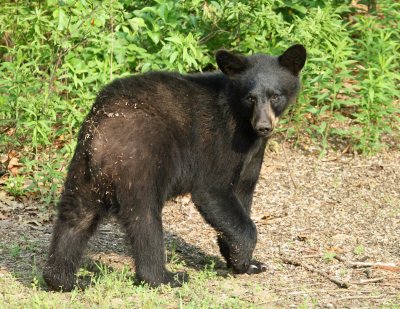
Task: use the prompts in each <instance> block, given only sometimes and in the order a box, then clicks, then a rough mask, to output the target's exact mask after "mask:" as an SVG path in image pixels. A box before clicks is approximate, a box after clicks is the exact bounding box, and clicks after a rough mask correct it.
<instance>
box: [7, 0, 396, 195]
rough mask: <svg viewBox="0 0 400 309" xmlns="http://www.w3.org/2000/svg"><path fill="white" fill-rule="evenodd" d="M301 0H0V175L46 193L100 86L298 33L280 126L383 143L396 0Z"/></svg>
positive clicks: (370, 148) (56, 181) (336, 145)
mask: <svg viewBox="0 0 400 309" xmlns="http://www.w3.org/2000/svg"><path fill="white" fill-rule="evenodd" d="M303 2H305V1H296V0H293V1H287V0H258V1H255V0H254V1H228V0H218V1H204V0H189V1H182V0H181V1H177V0H175V1H173V0H169V1H168V0H156V1H150V0H141V1H127V0H119V1H117V0H107V1H86V0H73V1H72V0H71V1H70V0H67V1H61V0H60V1H56V0H47V1H1V6H0V39H1V46H0V57H1V58H0V59H1V60H0V61H1V63H0V92H1V97H0V120H1V123H0V133H1V139H0V153H1V155H2V156H1V163H2V168H1V166H0V170H1V169H2V170H3V173H4V172H5V175H4V176H3V178H2V185H3V186H4V187H5V188H6V189H7V190H8V191H9V192H10V193H12V194H16V195H20V194H26V193H30V194H33V195H36V196H38V197H41V198H45V199H46V201H48V202H50V201H52V200H53V198H54V196H55V195H54V194H55V193H56V192H57V191H58V189H59V187H60V184H61V182H62V180H63V177H64V174H65V168H66V165H67V164H68V161H69V159H70V157H71V154H72V151H73V148H74V142H75V137H76V133H77V130H78V129H79V124H80V123H81V121H82V120H83V118H84V116H85V113H86V112H87V111H88V109H89V107H90V105H91V104H92V103H93V100H94V98H95V95H96V92H97V91H98V90H99V88H100V87H101V86H102V85H104V84H106V83H107V82H109V81H110V80H111V79H113V78H116V77H119V76H123V75H127V74H131V73H138V72H145V71H149V70H179V71H181V72H187V71H199V70H203V71H204V70H210V69H214V68H215V61H214V59H213V55H214V53H215V51H216V50H218V49H220V48H226V49H229V50H234V51H237V52H242V53H245V54H252V53H257V52H264V53H272V54H278V53H280V52H281V51H283V50H284V49H285V48H286V47H288V46H289V45H291V44H292V43H302V44H304V45H305V46H306V47H307V50H308V53H309V58H308V62H307V64H306V68H305V70H304V74H303V91H302V94H301V96H300V97H299V100H298V102H297V104H296V105H294V106H293V108H292V109H291V111H290V112H289V116H288V117H286V118H287V119H288V120H287V123H286V124H285V125H284V126H283V127H282V132H284V133H285V134H286V137H287V138H290V139H293V140H294V141H296V142H299V143H303V144H304V143H307V144H308V145H310V144H311V145H312V146H313V147H314V148H315V149H317V150H318V151H319V152H320V153H321V154H322V155H324V154H325V153H326V151H327V150H328V149H333V150H344V149H345V150H347V151H357V152H361V153H364V154H369V153H375V152H376V151H379V150H381V149H382V148H386V147H387V146H388V145H387V144H388V143H389V142H390V141H391V140H393V136H395V135H396V134H398V132H399V97H400V90H399V80H400V75H399V72H400V44H399V42H400V28H399V24H398V20H400V3H396V2H397V1H389V0H386V1H380V2H383V3H381V4H380V5H379V6H378V7H377V9H376V11H374V12H368V10H367V9H366V6H362V5H358V6H357V7H354V6H351V5H350V4H347V3H345V1H329V0H326V1H322V0H313V1H307V2H306V3H307V4H303ZM364 7H365V8H364ZM388 141H389V142H388ZM13 158H17V159H14V160H13V161H12V162H13V164H10V161H11V160H12V159H13ZM7 167H8V168H7Z"/></svg>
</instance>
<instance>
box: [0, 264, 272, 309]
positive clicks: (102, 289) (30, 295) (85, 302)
mask: <svg viewBox="0 0 400 309" xmlns="http://www.w3.org/2000/svg"><path fill="white" fill-rule="evenodd" d="M0 288H1V291H2V293H1V297H0V307H1V308H87V307H91V308H93V307H94V308H261V307H263V306H265V304H267V303H269V302H273V299H274V298H273V296H272V294H271V296H270V294H269V292H268V288H267V287H266V286H264V287H261V286H259V285H258V286H257V288H254V290H255V292H254V293H251V294H249V292H248V290H249V289H250V290H251V289H252V287H249V286H247V287H243V286H241V285H240V283H239V282H235V280H233V278H230V277H228V278H220V277H217V276H216V273H215V272H214V271H213V270H211V269H206V270H204V271H200V272H197V271H196V272H190V282H189V283H185V284H184V285H183V286H182V287H180V288H173V289H172V288H170V287H169V286H162V287H160V288H156V289H154V288H149V287H148V286H138V285H134V284H133V280H132V273H130V272H129V271H128V270H127V269H124V270H118V271H110V270H108V268H107V267H101V268H100V274H99V275H98V276H96V277H95V278H94V279H93V281H92V285H91V286H90V287H88V288H87V289H85V290H84V291H82V290H79V289H75V290H73V291H72V292H70V293H56V292H48V291H45V290H43V288H42V286H41V284H40V279H38V278H37V277H33V279H32V284H31V287H29V286H25V285H23V284H21V283H20V282H19V281H18V279H16V277H14V276H12V275H10V274H8V273H7V274H0ZM16 291H17V292H16ZM249 295H251V296H252V297H250V298H249ZM255 299H258V302H259V305H257V301H256V302H254V300H255Z"/></svg>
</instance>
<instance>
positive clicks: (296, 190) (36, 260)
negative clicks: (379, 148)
mask: <svg viewBox="0 0 400 309" xmlns="http://www.w3.org/2000/svg"><path fill="white" fill-rule="evenodd" d="M284 149H286V150H284ZM52 216H53V213H52V212H51V211H49V210H47V209H45V208H41V207H40V205H34V204H29V203H25V204H21V203H19V202H17V201H15V200H13V199H12V198H9V197H7V196H6V195H5V194H4V192H1V191H0V235H1V239H0V243H1V246H0V272H10V273H13V274H14V275H16V276H17V277H18V280H20V281H21V282H26V284H29V281H30V280H31V279H32V276H33V275H32V274H33V273H34V272H40V268H41V267H42V265H43V263H44V260H45V256H46V250H47V246H48V242H49V238H50V235H51V218H52ZM252 218H253V219H254V221H255V222H256V225H257V227H258V232H259V235H258V239H259V240H258V244H257V248H256V251H255V254H254V256H255V258H256V259H257V260H260V261H263V262H265V263H266V264H267V265H268V267H269V268H268V271H267V272H265V273H263V274H259V275H254V276H248V275H240V276H233V277H232V278H231V279H230V280H235V282H236V283H237V282H239V285H240V286H241V287H242V288H241V289H240V291H236V293H239V294H240V295H241V297H242V298H244V299H246V300H248V301H250V302H252V303H254V304H256V305H257V306H258V307H267V308H270V307H282V308H288V307H298V306H299V305H301V304H304V302H305V300H307V303H309V304H314V305H316V306H317V307H328V308H344V307H350V308H364V307H366V308H370V307H376V306H379V305H389V306H390V305H397V306H399V304H400V152H399V151H397V152H388V153H383V154H380V155H378V156H375V157H371V158H362V157H357V156H356V157H355V156H342V155H330V156H328V157H325V158H323V159H318V158H317V157H316V156H315V155H312V154H308V153H305V152H304V151H300V150H293V149H291V148H290V147H288V146H287V147H281V146H278V147H275V150H271V149H269V150H268V151H267V153H266V157H265V160H264V164H263V169H262V174H261V178H260V180H259V184H258V186H257V189H256V193H255V196H254V203H253V212H252ZM164 227H165V231H166V240H167V244H168V250H169V251H171V250H174V251H175V252H176V254H177V255H178V256H179V258H180V259H182V260H184V261H185V263H186V267H187V268H188V269H190V268H191V269H195V270H196V269H197V270H199V269H203V268H204V266H205V265H207V263H209V262H210V260H213V261H216V265H215V269H216V271H217V273H218V274H219V275H221V276H225V275H226V274H228V273H229V271H227V270H226V268H225V264H224V262H223V261H222V259H221V257H220V255H219V251H218V247H217V244H216V241H215V232H214V231H213V230H212V229H211V228H210V227H209V226H208V225H207V224H206V223H205V222H204V220H203V219H202V218H201V217H200V215H199V214H198V212H197V210H196V209H195V207H194V205H193V204H192V203H191V201H190V197H188V196H185V197H179V198H177V199H176V200H174V201H171V202H169V203H168V204H167V205H166V207H165V210H164ZM88 256H89V257H91V258H92V259H95V260H100V261H102V262H104V263H106V264H107V263H108V264H114V265H113V266H115V265H117V266H118V264H121V265H126V264H128V265H132V263H131V262H130V259H129V257H128V254H127V250H126V247H125V245H124V244H123V235H122V233H121V232H120V231H119V229H118V226H116V225H115V223H114V222H113V221H112V220H110V221H109V222H106V223H105V224H103V225H102V226H101V227H100V229H99V232H98V233H97V234H96V236H95V237H94V238H93V239H92V240H91V242H90V246H89V249H88ZM254 286H258V287H259V288H258V289H257V292H255V289H254ZM340 286H342V287H340ZM344 286H347V287H344ZM267 295H268V297H267Z"/></svg>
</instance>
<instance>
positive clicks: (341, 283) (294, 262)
mask: <svg viewBox="0 0 400 309" xmlns="http://www.w3.org/2000/svg"><path fill="white" fill-rule="evenodd" d="M281 259H282V261H283V263H285V264H290V265H293V266H300V267H303V268H304V269H306V270H308V271H310V272H313V273H317V274H318V275H320V276H322V277H324V278H326V279H328V280H329V281H331V282H333V283H335V284H336V285H337V286H338V287H340V288H345V289H347V288H349V284H348V283H346V282H344V281H341V280H338V279H336V278H333V277H331V276H329V275H328V274H327V273H325V272H323V271H321V270H319V269H316V268H314V267H312V266H309V265H307V264H304V263H301V262H300V261H297V260H293V259H289V258H287V257H281Z"/></svg>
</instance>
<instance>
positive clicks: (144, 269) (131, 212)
mask: <svg viewBox="0 0 400 309" xmlns="http://www.w3.org/2000/svg"><path fill="white" fill-rule="evenodd" d="M305 60H306V50H305V48H304V47H303V46H302V45H294V46H292V47H290V48H289V49H287V50H286V51H285V52H284V53H283V54H282V55H280V56H278V57H274V56H269V55H262V54H257V55H253V56H249V57H245V56H241V55H236V54H233V53H230V52H227V51H219V52H217V54H216V61H217V64H218V67H219V69H220V70H221V71H222V72H213V73H196V74H188V75H181V74H177V73H166V72H152V73H147V74H143V75H138V76H131V77H128V78H122V79H117V80H115V81H113V82H112V83H111V84H109V85H108V86H106V87H105V88H104V89H103V90H102V91H101V92H100V93H99V95H98V97H97V99H96V102H95V104H94V105H93V107H92V109H91V111H90V112H89V114H88V116H87V118H86V120H85V121H84V123H83V125H82V127H81V130H80V133H79V137H78V143H77V147H76V151H75V154H74V156H73V158H72V161H71V163H70V166H69V169H68V175H67V179H66V182H65V187H64V190H63V193H62V196H61V199H60V202H59V205H58V216H57V221H56V223H55V227H54V231H53V238H52V242H51V246H50V253H49V257H48V261H47V264H46V266H45V268H44V273H43V276H44V279H45V281H46V282H47V284H48V286H49V287H50V288H51V289H62V290H64V291H68V290H71V289H72V288H73V286H74V283H75V281H76V275H75V272H76V271H77V269H78V267H79V262H80V259H81V257H82V254H83V250H84V248H85V246H86V244H87V241H88V240H89V238H90V236H91V235H92V234H93V233H94V232H95V230H96V228H97V226H98V224H99V222H100V221H101V219H102V218H103V217H105V216H106V215H107V214H113V215H115V216H116V218H117V219H118V221H119V223H120V224H121V226H122V228H123V230H124V231H125V233H126V236H127V240H128V242H129V244H130V245H131V247H132V257H133V259H134V261H135V265H136V275H137V279H138V280H140V281H143V282H145V283H148V284H150V285H151V286H157V285H160V284H171V285H172V286H179V285H180V284H181V282H182V280H185V279H186V275H185V274H183V273H178V274H174V273H172V272H169V271H168V270H167V269H166V267H165V262H166V261H165V251H164V250H165V249H164V240H163V228H162V218H161V214H162V208H163V205H164V203H165V201H167V200H168V199H170V198H172V197H175V196H177V195H180V194H185V193H190V194H191V196H192V200H193V202H194V204H195V205H196V207H197V208H198V210H199V211H200V213H201V214H202V215H203V217H204V218H205V220H206V221H207V222H208V223H209V224H210V225H211V226H212V227H213V228H215V230H216V231H217V232H218V235H219V236H218V244H219V247H220V250H221V254H222V256H223V257H224V258H225V260H226V262H227V265H228V267H231V268H233V270H234V271H235V272H236V273H249V274H252V273H259V272H262V271H264V270H265V265H264V264H262V263H260V262H256V261H253V260H252V254H253V250H254V248H255V245H256V241H257V230H256V227H255V225H254V223H253V221H252V220H251V218H250V215H249V214H250V208H251V203H252V197H253V192H254V188H255V185H256V182H257V180H258V177H259V173H260V169H261V164H262V161H263V156H264V150H265V145H266V142H267V140H268V137H269V136H270V134H271V132H272V131H273V129H274V127H275V125H276V123H277V120H278V118H279V117H280V116H281V114H282V113H283V111H284V110H285V108H286V107H287V106H288V105H289V103H290V102H292V101H293V100H294V99H295V97H296V95H297V93H298V91H299V88H300V80H299V72H300V70H301V69H302V68H303V66H304V63H305ZM182 224H183V223H182Z"/></svg>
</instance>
